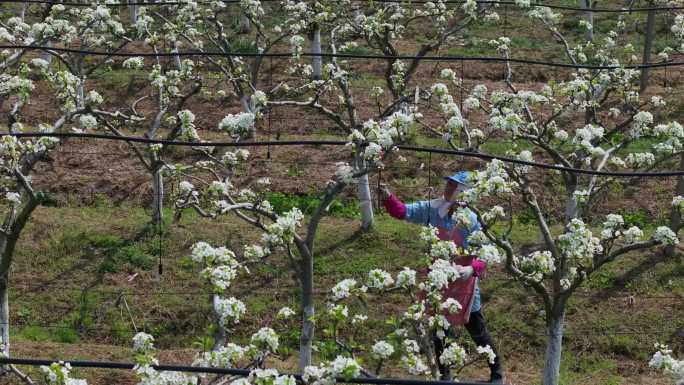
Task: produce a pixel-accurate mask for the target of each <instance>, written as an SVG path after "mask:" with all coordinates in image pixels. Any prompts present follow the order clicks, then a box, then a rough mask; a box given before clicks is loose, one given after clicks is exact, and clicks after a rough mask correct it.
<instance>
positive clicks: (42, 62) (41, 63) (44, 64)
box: [0, 28, 50, 69]
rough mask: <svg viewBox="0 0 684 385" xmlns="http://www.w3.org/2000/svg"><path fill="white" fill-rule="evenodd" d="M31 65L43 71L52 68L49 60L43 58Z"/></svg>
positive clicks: (33, 61)
mask: <svg viewBox="0 0 684 385" xmlns="http://www.w3.org/2000/svg"><path fill="white" fill-rule="evenodd" d="M0 29H2V28H0ZM31 64H32V65H34V66H36V67H38V68H41V69H47V68H48V67H49V66H50V63H48V61H47V60H45V59H41V58H35V59H32V60H31Z"/></svg>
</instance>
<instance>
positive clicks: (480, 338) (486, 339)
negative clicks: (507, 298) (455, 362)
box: [435, 311, 503, 380]
mask: <svg viewBox="0 0 684 385" xmlns="http://www.w3.org/2000/svg"><path fill="white" fill-rule="evenodd" d="M465 328H466V330H468V334H470V338H472V339H473V341H475V343H476V344H477V346H487V345H489V347H491V348H492V350H493V351H494V354H496V358H495V359H494V363H493V364H492V363H489V362H487V364H488V365H489V370H490V371H491V379H501V378H502V377H503V370H502V368H501V359H500V357H499V353H498V352H497V350H496V347H494V341H493V340H492V336H491V335H489V332H488V331H487V325H486V324H485V319H484V317H483V316H482V312H479V311H476V312H472V313H470V320H468V323H467V324H465ZM453 334H454V331H453V328H449V330H448V332H447V336H452V337H453ZM444 348H445V346H444V341H443V340H440V339H439V338H437V337H435V353H436V355H437V357H436V358H437V364H438V365H439V371H440V373H441V375H442V379H446V380H448V379H450V378H449V377H450V373H449V369H448V368H446V367H444V366H443V365H442V363H441V362H439V356H441V355H442V352H443V351H444Z"/></svg>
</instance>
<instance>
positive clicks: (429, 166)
mask: <svg viewBox="0 0 684 385" xmlns="http://www.w3.org/2000/svg"><path fill="white" fill-rule="evenodd" d="M431 169H432V153H431V152H429V153H428V167H427V172H428V211H427V212H428V215H427V223H426V224H425V225H426V226H429V225H430V222H431V221H430V211H431V210H430V208H431V207H430V205H431V203H430V202H431V201H432V174H431V173H430V170H431Z"/></svg>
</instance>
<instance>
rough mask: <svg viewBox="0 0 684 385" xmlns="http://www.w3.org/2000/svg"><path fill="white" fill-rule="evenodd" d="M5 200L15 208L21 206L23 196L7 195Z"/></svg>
mask: <svg viewBox="0 0 684 385" xmlns="http://www.w3.org/2000/svg"><path fill="white" fill-rule="evenodd" d="M5 199H6V200H7V201H8V202H10V203H11V204H12V205H14V206H19V205H20V204H21V194H19V193H15V192H11V191H10V192H7V193H5Z"/></svg>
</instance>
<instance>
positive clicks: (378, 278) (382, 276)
mask: <svg viewBox="0 0 684 385" xmlns="http://www.w3.org/2000/svg"><path fill="white" fill-rule="evenodd" d="M393 283H394V279H393V278H392V276H391V275H390V273H388V272H386V271H384V270H380V269H373V270H371V271H369V272H368V287H371V288H375V289H384V288H386V287H390V286H391V285H392V284H393Z"/></svg>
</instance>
